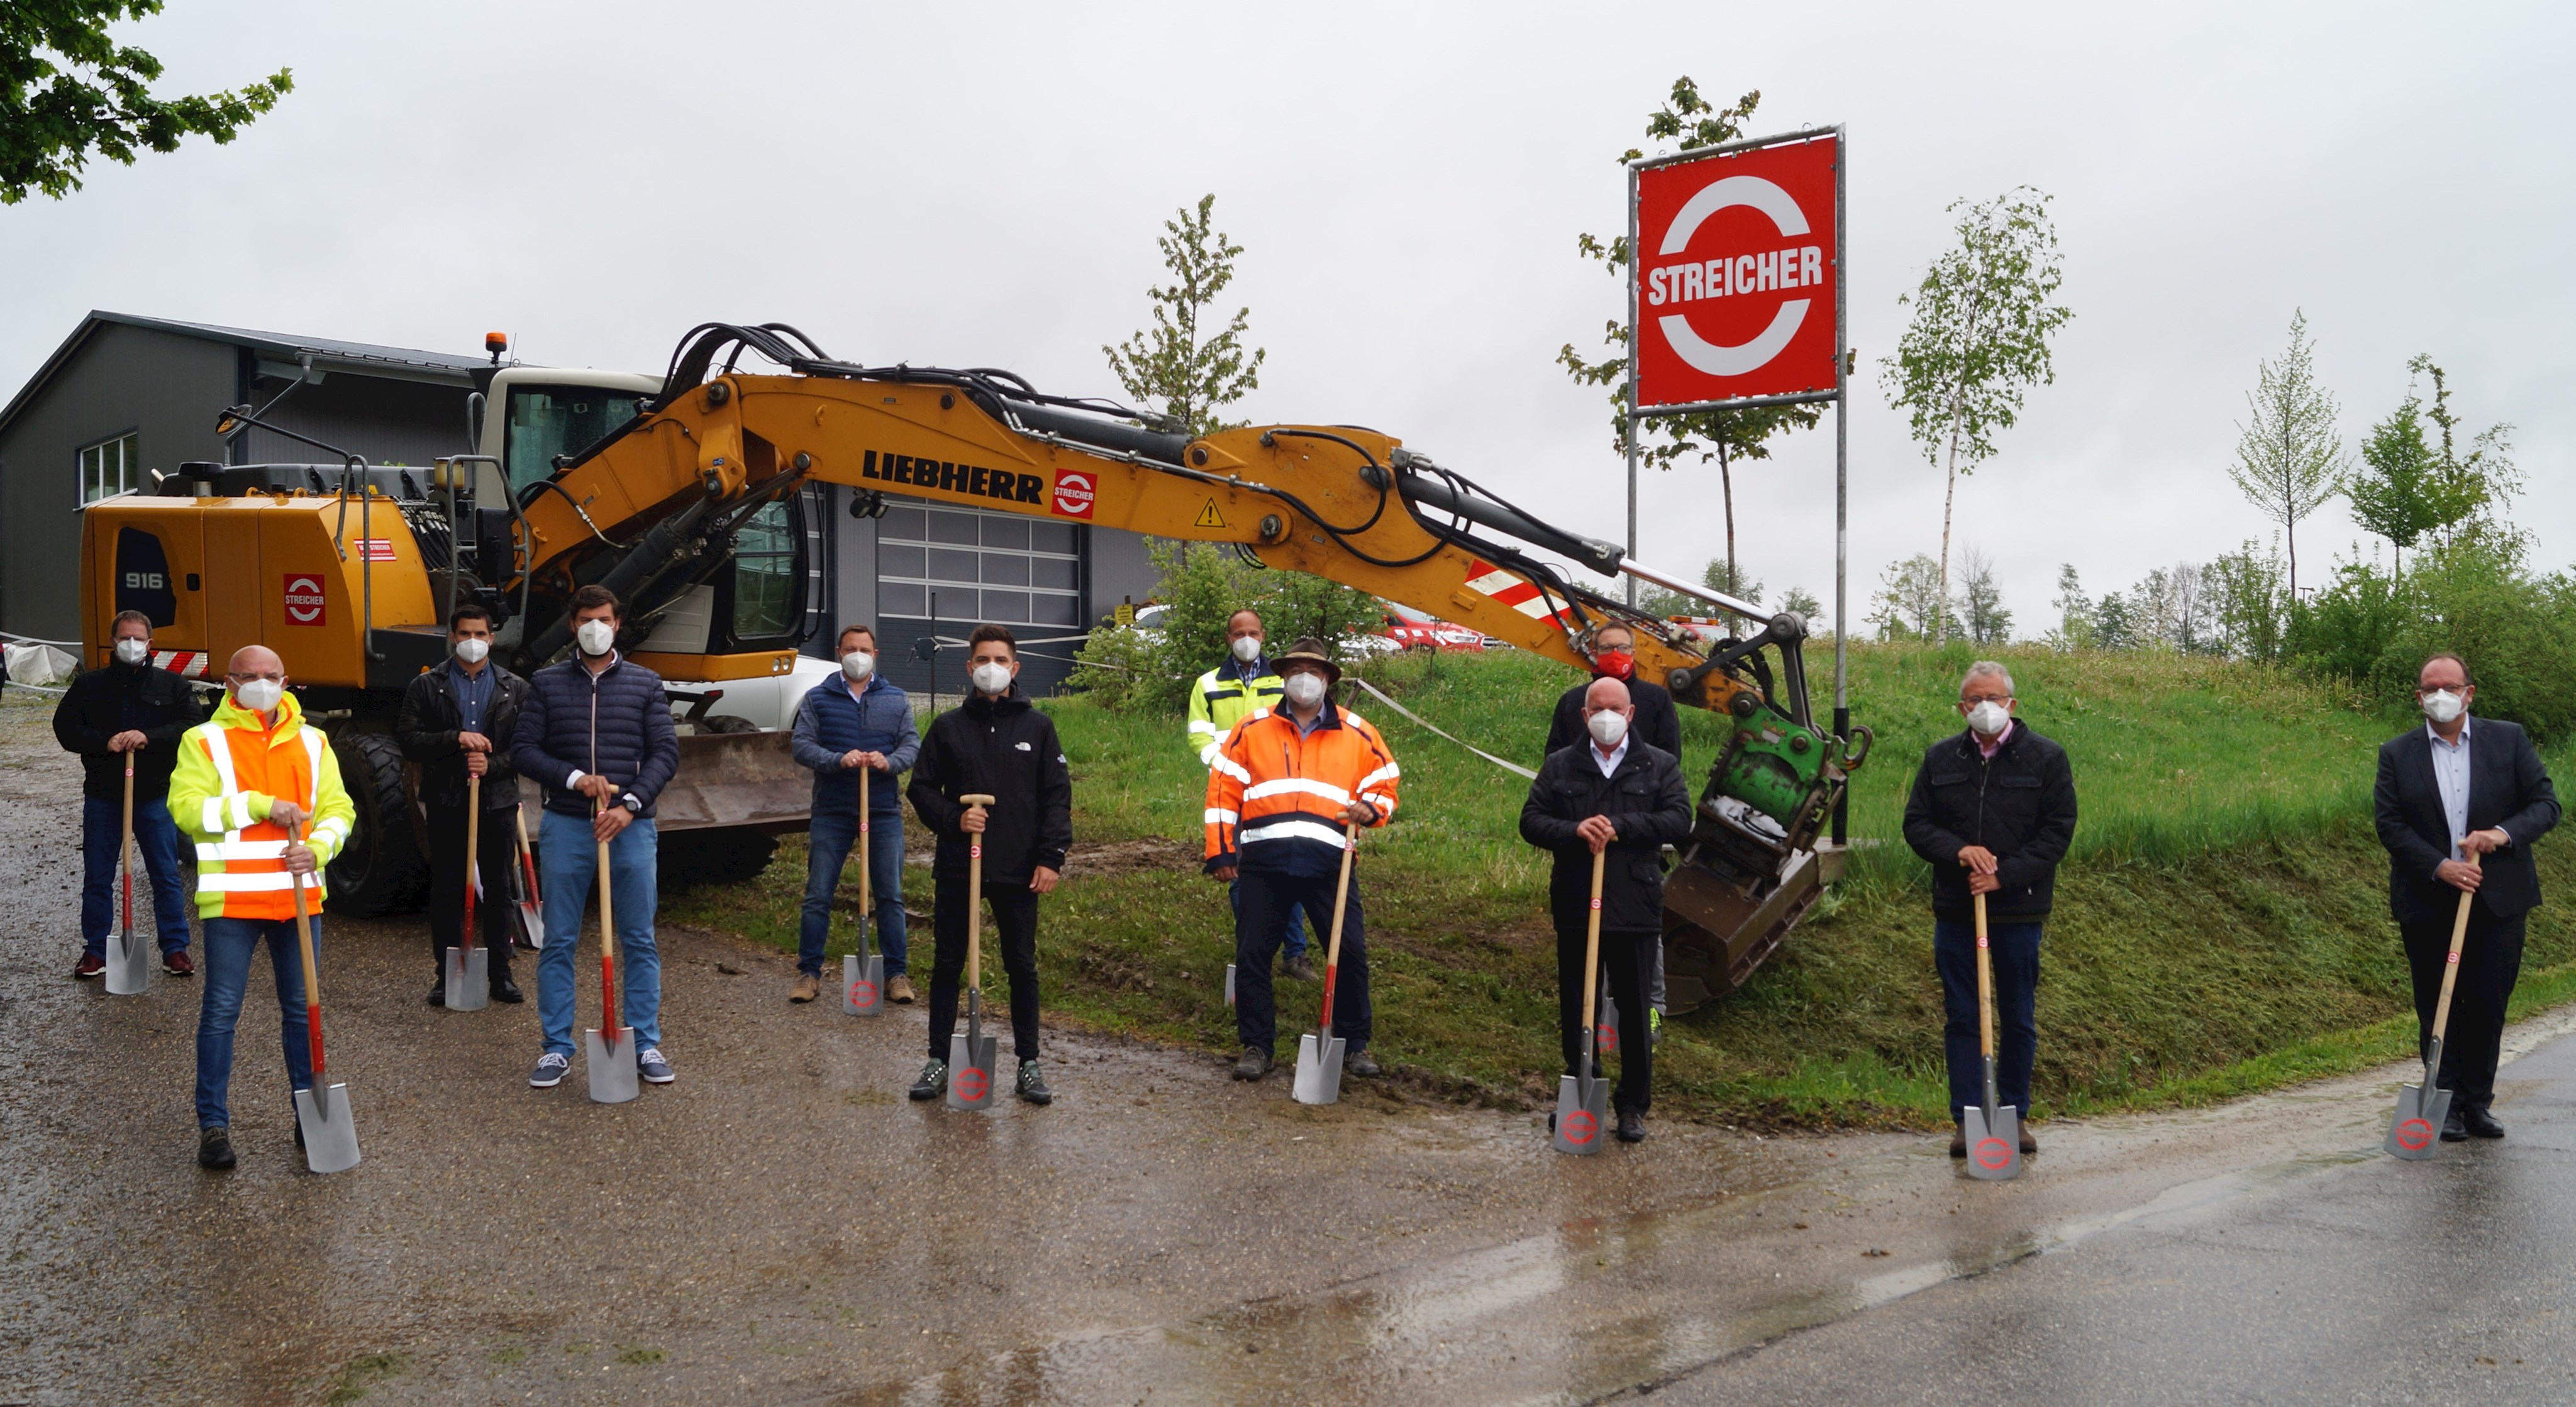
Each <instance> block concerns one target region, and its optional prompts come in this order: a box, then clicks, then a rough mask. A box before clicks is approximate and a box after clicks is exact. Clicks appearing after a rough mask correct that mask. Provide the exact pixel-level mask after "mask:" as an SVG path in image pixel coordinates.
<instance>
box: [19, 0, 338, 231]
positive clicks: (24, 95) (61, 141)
mask: <svg viewBox="0 0 2576 1407" xmlns="http://www.w3.org/2000/svg"><path fill="white" fill-rule="evenodd" d="M161 4H162V0H25V3H18V4H11V5H6V6H0V205H15V204H17V203H18V202H20V201H22V200H25V199H26V198H27V196H28V194H29V193H30V192H35V193H37V194H41V195H47V196H51V197H53V198H54V199H56V200H60V199H62V198H63V197H64V196H66V195H69V194H70V193H71V192H73V191H76V190H79V189H80V188H81V180H80V178H81V172H82V170H83V169H84V168H86V167H87V165H88V164H89V155H90V153H91V152H93V151H95V152H97V153H98V154H99V155H101V156H104V157H106V158H107V159H108V160H110V161H114V162H118V163H120V164H122V165H126V166H131V165H133V164H134V158H135V156H136V154H137V153H138V152H140V151H143V150H146V149H149V150H152V151H162V152H167V151H176V150H178V149H179V141H180V139H181V138H183V137H188V136H192V135H193V136H206V137H212V138H213V139H214V140H215V142H216V143H217V144H218V145H221V144H223V143H226V142H229V141H231V140H232V139H233V138H234V137H235V136H237V135H239V134H240V132H241V129H242V128H244V127H247V126H249V125H250V124H251V123H252V122H253V121H254V120H256V119H257V118H258V117H259V115H260V114H262V113H264V112H267V111H268V110H269V109H270V108H273V107H275V106H277V100H278V99H279V98H281V97H283V96H285V95H286V94H287V93H288V92H291V91H292V90H293V89H294V87H295V77H294V72H293V71H292V70H290V69H283V68H281V69H279V70H278V71H277V72H276V73H274V74H272V75H270V76H269V77H267V78H265V79H263V80H261V81H259V82H257V83H253V84H250V85H249V86H247V87H244V88H241V89H239V90H238V91H228V92H222V93H207V94H203V95H199V96H190V97H178V98H156V97H154V96H153V95H152V91H151V86H150V85H151V83H152V81H153V80H154V79H157V78H159V77H160V76H161V61H160V60H159V59H156V58H154V57H152V56H151V55H150V54H147V53H145V52H144V51H142V50H141V49H136V48H132V47H129V46H126V45H122V44H118V43H117V42H116V41H115V40H113V39H112V38H110V37H109V36H108V26H110V25H112V24H115V23H117V22H119V21H121V20H127V19H137V20H139V19H141V18H143V17H144V16H146V15H152V14H158V13H159V12H160V10H161Z"/></svg>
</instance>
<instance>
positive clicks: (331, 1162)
mask: <svg viewBox="0 0 2576 1407" xmlns="http://www.w3.org/2000/svg"><path fill="white" fill-rule="evenodd" d="M295 1126H296V1127H297V1128H299V1129H301V1130H303V1132H304V1166H306V1167H308V1168H311V1169H312V1170H313V1171H315V1172H318V1173H335V1172H347V1171H348V1170H349V1169H351V1168H354V1167H356V1166H357V1165H358V1123H357V1120H356V1119H354V1118H352V1117H351V1116H350V1113H349V1087H348V1086H347V1085H345V1084H340V1085H327V1086H325V1087H323V1088H322V1089H319V1090H310V1089H299V1090H297V1091H296V1092H295Z"/></svg>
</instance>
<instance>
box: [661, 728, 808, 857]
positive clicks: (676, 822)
mask: <svg viewBox="0 0 2576 1407" xmlns="http://www.w3.org/2000/svg"><path fill="white" fill-rule="evenodd" d="M789 744H790V738H789V736H788V734H787V733H785V732H784V731H781V732H774V733H701V734H698V735H697V736H695V737H687V738H682V739H680V770H679V771H678V773H676V774H675V775H674V776H673V777H672V778H671V784H670V785H669V786H666V787H664V788H662V795H661V798H660V799H659V800H658V801H656V802H655V803H654V817H655V824H654V828H655V829H656V830H659V831H661V832H662V833H664V834H666V835H667V834H669V833H670V832H672V831H694V830H723V829H730V828H733V827H749V828H754V829H760V828H773V827H774V828H777V829H782V830H803V829H804V828H805V821H806V814H807V807H808V806H809V804H810V803H811V802H812V800H813V796H814V774H813V773H811V772H808V771H806V770H805V769H804V768H802V767H799V766H797V765H796V755H795V753H794V752H793V751H792V750H791V748H790V746H789Z"/></svg>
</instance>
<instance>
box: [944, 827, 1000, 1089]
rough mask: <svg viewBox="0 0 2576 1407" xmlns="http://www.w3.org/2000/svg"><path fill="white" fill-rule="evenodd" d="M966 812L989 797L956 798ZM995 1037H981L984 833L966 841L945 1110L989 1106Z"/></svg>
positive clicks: (969, 837)
mask: <svg viewBox="0 0 2576 1407" xmlns="http://www.w3.org/2000/svg"><path fill="white" fill-rule="evenodd" d="M957 799H958V800H959V801H962V802H964V803H966V809H967V810H969V811H982V810H983V809H984V808H985V807H987V806H990V805H992V804H993V798H991V797H989V796H961V797H959V798H957ZM998 1044H999V1038H998V1037H994V1036H988V1035H985V1034H984V833H983V832H981V831H977V832H975V833H974V834H972V835H969V836H967V837H966V1029H965V1030H963V1031H951V1032H949V1033H948V1107H949V1108H951V1109H990V1108H992V1107H993V1055H994V1047H995V1046H996V1045H998Z"/></svg>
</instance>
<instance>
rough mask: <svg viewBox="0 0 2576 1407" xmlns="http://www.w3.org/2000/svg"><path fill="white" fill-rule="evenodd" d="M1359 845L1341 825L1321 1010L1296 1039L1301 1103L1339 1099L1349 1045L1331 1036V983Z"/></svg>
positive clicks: (1356, 834) (1292, 1093)
mask: <svg viewBox="0 0 2576 1407" xmlns="http://www.w3.org/2000/svg"><path fill="white" fill-rule="evenodd" d="M1359 846H1360V828H1359V827H1358V826H1357V825H1356V824H1353V823H1350V822H1345V823H1343V826H1342V878H1341V884H1340V886H1339V887H1338V888H1336V889H1335V890H1334V891H1333V939H1332V941H1331V942H1330V943H1327V944H1325V945H1324V1011H1323V1014H1322V1015H1321V1016H1318V1017H1317V1018H1315V1029H1314V1030H1311V1031H1308V1032H1306V1033H1304V1034H1303V1035H1300V1036H1299V1037H1297V1081H1296V1083H1295V1084H1294V1085H1292V1086H1290V1087H1289V1090H1288V1094H1289V1097H1290V1098H1292V1099H1295V1100H1296V1101H1297V1102H1298V1103H1300V1104H1331V1103H1333V1102H1334V1101H1336V1100H1338V1099H1340V1098H1341V1097H1342V1051H1343V1047H1344V1046H1345V1045H1346V1044H1348V1043H1347V1042H1345V1041H1344V1040H1343V1039H1342V1038H1341V1037H1339V1036H1336V1035H1334V1034H1333V983H1334V979H1336V978H1338V977H1340V976H1341V972H1342V915H1343V914H1344V913H1345V912H1346V911H1348V909H1349V908H1350V898H1351V856H1352V855H1353V854H1355V853H1357V852H1358V850H1359Z"/></svg>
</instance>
